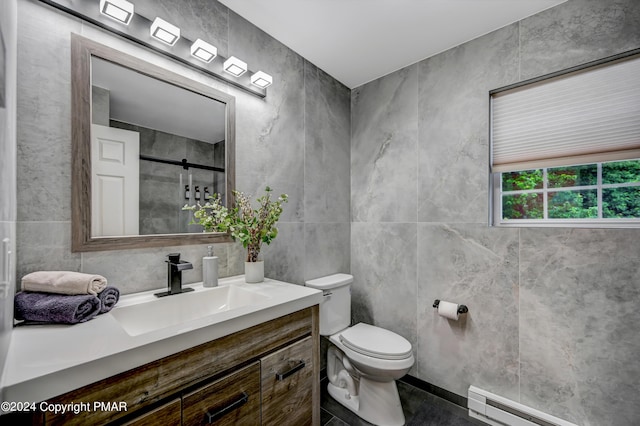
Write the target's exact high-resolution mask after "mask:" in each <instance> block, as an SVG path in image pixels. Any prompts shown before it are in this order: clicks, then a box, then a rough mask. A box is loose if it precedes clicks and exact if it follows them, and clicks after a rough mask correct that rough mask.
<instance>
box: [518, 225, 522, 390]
mask: <svg viewBox="0 0 640 426" xmlns="http://www.w3.org/2000/svg"><path fill="white" fill-rule="evenodd" d="M521 232H522V229H521V228H518V401H522V362H521V359H520V356H521V353H522V352H521V350H520V349H521V346H522V342H521V330H522V327H521V326H520V324H521V318H522V313H521V312H522V311H521V306H520V301H521V300H522V295H521V294H520V291H521V290H522V289H521V285H520V283H521V282H522V279H521V276H522V267H521V264H520V259H522V253H521V251H522V238H521Z"/></svg>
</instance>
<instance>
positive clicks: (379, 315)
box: [351, 222, 417, 371]
mask: <svg viewBox="0 0 640 426" xmlns="http://www.w3.org/2000/svg"><path fill="white" fill-rule="evenodd" d="M416 238H417V224H416V223H385V224H382V225H381V224H379V223H363V222H353V223H351V272H352V274H353V276H354V282H353V284H352V287H351V290H352V293H351V318H352V321H353V323H354V324H355V323H358V322H365V323H368V324H373V325H376V326H379V327H383V328H386V329H388V330H391V331H393V332H396V333H398V334H400V335H401V336H403V337H404V338H405V339H407V340H408V341H409V342H411V344H412V345H413V347H414V349H415V348H417V335H416V332H417V327H416V317H417V315H416V310H417V301H416V296H417V293H416V292H417V288H416V287H417V282H416V279H417V271H416V268H417V259H416V255H417V252H416V244H417V241H416ZM415 368H416V366H414V370H415ZM414 370H412V371H414Z"/></svg>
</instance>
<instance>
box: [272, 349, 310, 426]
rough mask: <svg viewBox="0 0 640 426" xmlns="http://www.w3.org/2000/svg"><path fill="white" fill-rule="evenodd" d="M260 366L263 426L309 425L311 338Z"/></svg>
mask: <svg viewBox="0 0 640 426" xmlns="http://www.w3.org/2000/svg"><path fill="white" fill-rule="evenodd" d="M260 362H261V370H262V373H261V374H262V424H264V425H277V426H281V425H295V426H299V425H310V424H311V423H312V417H313V416H312V414H313V380H314V377H313V376H314V374H313V370H314V369H313V340H312V338H311V337H307V338H305V339H303V340H301V341H299V342H297V343H294V344H292V345H289V346H287V347H285V348H284V349H281V350H279V351H278V352H275V353H273V354H271V355H268V356H266V357H264V358H262V359H261V360H260ZM318 380H319V379H318Z"/></svg>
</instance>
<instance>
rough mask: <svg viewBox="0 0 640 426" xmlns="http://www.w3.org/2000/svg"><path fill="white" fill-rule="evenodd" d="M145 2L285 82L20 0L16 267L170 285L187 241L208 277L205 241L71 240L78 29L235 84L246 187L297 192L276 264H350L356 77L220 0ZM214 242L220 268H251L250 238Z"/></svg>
mask: <svg viewBox="0 0 640 426" xmlns="http://www.w3.org/2000/svg"><path fill="white" fill-rule="evenodd" d="M136 11H137V12H138V13H140V14H142V15H144V16H147V17H152V18H153V17H155V16H162V17H164V18H165V19H168V20H170V21H171V22H172V23H174V24H176V25H178V26H179V27H180V28H181V29H182V30H183V33H184V35H185V36H186V37H188V38H190V39H193V40H195V39H196V38H198V37H201V38H203V39H205V40H207V41H209V42H211V43H212V44H214V45H215V46H217V47H218V52H219V53H220V55H223V56H227V57H228V56H230V55H236V56H238V57H240V58H242V59H243V60H245V61H246V62H248V63H249V67H250V68H251V69H252V70H258V69H262V70H264V71H265V72H268V73H269V74H271V75H273V78H274V84H273V86H271V87H270V88H269V89H268V95H267V97H266V98H265V99H260V98H258V97H255V96H253V95H250V94H247V93H245V92H243V91H241V90H239V89H236V88H234V87H229V86H227V85H225V84H224V83H221V82H219V81H217V80H215V79H212V78H210V77H209V76H206V75H203V74H200V73H198V72H197V71H195V70H192V69H189V68H186V67H183V66H182V65H180V64H176V63H174V62H172V61H171V60H169V59H167V58H164V57H161V56H160V55H158V54H155V53H153V52H149V51H147V50H145V49H143V48H141V47H138V46H136V45H134V44H132V43H130V42H127V41H126V40H123V39H120V38H117V37H115V36H113V35H111V34H109V33H106V32H104V31H102V30H100V29H97V28H95V27H93V26H91V25H88V24H86V23H83V22H82V21H81V20H79V19H76V18H73V17H70V16H68V15H66V14H64V13H62V12H58V11H56V10H54V9H52V8H50V7H48V6H45V5H43V4H42V3H40V2H37V1H35V0H19V1H18V17H19V26H18V49H19V52H18V55H19V56H18V73H19V78H18V97H19V98H18V124H17V128H18V159H17V170H18V172H17V173H18V182H19V187H20V191H19V193H18V230H17V233H18V264H17V272H16V276H17V278H18V279H19V278H20V277H22V276H23V275H24V274H26V273H28V272H31V271H35V270H42V269H64V270H74V271H83V272H94V273H101V274H104V275H105V276H106V277H107V278H108V279H109V282H110V283H111V284H113V285H116V286H118V287H119V288H120V289H121V290H122V291H123V293H131V292H137V291H142V290H147V289H152V288H158V287H162V286H164V285H165V282H166V278H165V268H164V267H163V265H164V264H163V260H164V257H165V255H166V254H167V253H169V252H172V251H177V252H180V253H182V257H183V258H184V259H187V260H190V261H193V262H194V267H195V268H194V270H192V271H186V272H185V275H184V278H185V281H186V282H196V281H200V280H201V258H202V256H204V255H205V253H206V245H202V246H180V247H162V248H157V249H138V250H122V251H105V252H94V253H72V252H71V250H70V237H71V232H70V229H71V222H70V221H71V209H70V200H71V175H70V171H71V168H70V167H71V142H70V140H71V126H70V119H71V118H70V109H71V105H70V87H71V86H70V85H71V81H70V74H69V66H70V65H69V64H70V53H69V46H70V33H72V32H75V33H79V34H81V35H83V36H85V37H88V38H91V39H94V40H96V41H98V42H100V43H103V44H106V45H110V46H112V47H114V48H116V49H120V50H122V51H124V52H126V53H129V54H132V55H136V56H138V57H140V58H142V59H144V60H146V61H148V62H152V63H155V64H157V65H159V66H162V67H165V68H167V69H169V70H171V71H173V72H178V73H182V74H184V75H186V76H187V77H190V78H193V79H195V80H197V81H199V82H202V83H205V84H209V85H211V86H213V87H215V88H217V89H219V90H223V91H225V92H228V93H230V94H231V95H233V96H235V97H236V121H237V124H236V126H237V127H236V134H237V139H236V158H237V167H236V169H237V171H236V186H237V188H238V189H239V190H242V191H244V192H248V193H253V194H256V193H257V192H260V193H261V191H262V190H263V189H264V187H265V186H266V185H269V186H271V187H272V188H273V189H274V191H275V192H276V193H278V194H279V193H282V192H286V193H287V194H289V197H290V199H289V203H288V204H287V205H286V207H285V212H284V215H283V218H282V220H281V222H280V226H279V230H280V234H279V236H278V238H277V239H276V240H275V241H274V242H273V243H272V245H271V246H268V247H267V246H265V247H264V248H263V250H264V257H265V261H266V275H267V276H269V277H272V278H276V279H281V280H286V281H291V282H294V283H297V284H303V283H304V281H305V280H306V279H311V278H316V277H318V276H320V275H322V274H326V273H334V272H349V268H350V264H349V253H350V248H349V247H350V246H349V244H350V219H349V209H350V192H349V191H350V187H349V179H350V174H349V141H350V133H349V132H350V128H351V124H350V115H349V111H350V91H349V89H347V88H346V87H345V86H343V85H342V84H340V83H338V82H337V81H336V80H334V79H333V78H332V77H330V76H329V75H327V74H326V73H324V72H323V71H322V70H319V69H318V68H317V67H315V66H314V65H312V64H311V63H309V62H307V61H306V60H305V59H304V58H302V57H301V56H300V55H298V54H297V53H296V52H294V51H292V50H291V49H289V48H287V47H286V46H284V45H283V44H282V43H280V42H278V41H277V40H275V39H273V38H272V37H270V36H269V35H267V34H266V33H264V32H262V31H261V30H259V29H258V28H256V27H255V26H253V25H252V24H250V23H249V22H247V21H246V20H244V19H243V18H241V17H240V16H238V15H236V14H235V13H233V12H232V11H230V10H228V9H227V8H226V7H225V6H224V5H222V4H220V3H219V2H217V1H210V0H207V1H204V0H183V1H180V2H175V1H171V0H163V1H150V0H138V1H136ZM43 34H46V37H45V36H43ZM328 188H330V190H328ZM214 251H215V253H216V255H217V256H219V257H220V275H221V276H229V275H237V274H241V273H243V270H244V265H243V262H244V258H245V253H244V250H243V249H242V247H241V246H239V245H238V244H218V245H216V246H215V247H214ZM338 251H339V252H342V253H343V254H342V255H341V256H338V255H336V252H338Z"/></svg>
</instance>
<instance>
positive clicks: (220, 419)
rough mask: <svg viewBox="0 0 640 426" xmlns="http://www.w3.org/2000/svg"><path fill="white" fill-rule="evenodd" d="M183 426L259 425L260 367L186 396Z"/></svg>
mask: <svg viewBox="0 0 640 426" xmlns="http://www.w3.org/2000/svg"><path fill="white" fill-rule="evenodd" d="M182 424H183V425H185V426H191V425H220V426H221V425H259V424H260V363H259V362H258V361H256V362H254V363H253V364H251V365H249V366H248V367H245V368H243V369H241V370H238V371H236V372H234V373H231V374H229V375H228V376H225V377H223V378H222V379H219V380H217V381H215V382H213V383H211V384H209V385H207V386H204V387H202V388H200V389H197V390H195V391H193V392H191V393H188V394H186V395H184V396H183V397H182Z"/></svg>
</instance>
